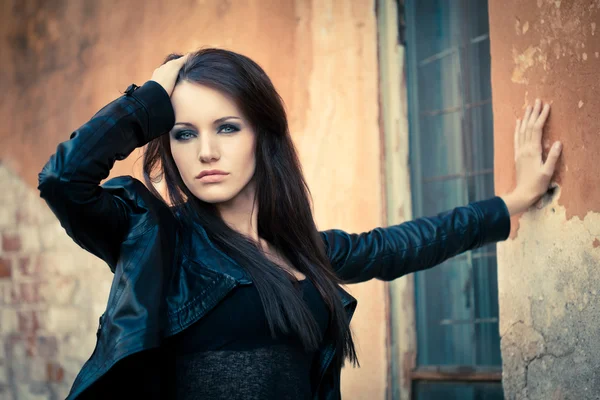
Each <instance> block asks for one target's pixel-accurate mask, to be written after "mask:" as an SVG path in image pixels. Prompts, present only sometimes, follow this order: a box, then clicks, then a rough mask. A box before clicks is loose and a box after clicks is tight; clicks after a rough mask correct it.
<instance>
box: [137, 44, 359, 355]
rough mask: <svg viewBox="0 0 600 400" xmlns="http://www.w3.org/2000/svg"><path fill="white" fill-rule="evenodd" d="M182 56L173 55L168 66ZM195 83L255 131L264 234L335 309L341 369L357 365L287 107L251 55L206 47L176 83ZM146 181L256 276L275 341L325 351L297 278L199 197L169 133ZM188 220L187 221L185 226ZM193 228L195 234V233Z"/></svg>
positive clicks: (150, 157)
mask: <svg viewBox="0 0 600 400" xmlns="http://www.w3.org/2000/svg"><path fill="white" fill-rule="evenodd" d="M179 57H181V55H180V54H171V55H169V56H168V57H167V58H166V59H165V62H167V61H169V60H172V59H175V58H179ZM180 81H188V82H192V83H196V84H200V85H204V86H207V87H210V88H212V89H215V90H218V91H220V92H221V93H223V94H225V95H227V96H229V97H230V98H232V99H233V100H234V101H235V102H236V104H237V106H238V108H239V109H240V111H241V112H242V114H243V115H244V116H245V117H246V118H247V120H248V121H249V122H250V124H251V126H252V127H253V128H254V131H255V132H256V135H257V137H256V149H255V152H256V153H255V157H256V170H255V173H254V176H253V178H252V179H254V181H255V182H254V183H255V187H256V202H257V205H258V235H259V236H260V237H261V238H263V239H264V240H266V241H267V242H269V243H270V244H271V245H272V246H274V247H275V248H276V249H277V250H278V251H280V252H281V253H282V254H283V255H284V256H285V257H286V258H287V259H288V260H290V262H291V263H292V264H293V265H294V267H295V268H296V269H297V270H299V271H300V272H302V273H303V274H304V275H306V277H307V279H310V280H311V282H313V284H314V285H315V287H316V288H317V289H318V291H319V293H320V294H321V296H322V297H323V300H324V301H325V303H326V304H327V306H328V308H329V310H330V320H329V329H330V332H331V334H332V335H333V338H334V341H335V343H336V346H337V348H338V351H341V354H340V353H339V352H338V354H340V355H341V357H339V358H338V360H337V363H338V365H339V366H343V365H344V361H345V359H346V358H348V359H349V360H350V361H352V362H353V364H354V365H357V364H358V359H357V356H356V351H355V348H354V342H353V340H352V333H351V330H350V327H349V321H348V317H347V315H346V312H345V311H344V308H343V306H342V302H341V298H340V295H339V293H338V291H337V284H341V283H342V282H341V280H340V279H339V277H338V276H337V275H336V274H335V272H334V271H333V269H332V267H331V264H330V262H329V259H328V258H327V256H326V254H325V249H324V243H323V240H322V239H321V237H320V234H319V232H318V231H317V228H316V226H315V223H314V219H313V214H312V209H311V205H310V201H309V200H310V192H309V190H308V187H307V185H306V181H305V180H304V176H303V174H302V170H301V167H300V162H299V160H298V156H297V154H296V149H295V147H294V144H293V142H292V138H291V136H290V133H289V129H288V123H287V116H286V112H285V109H284V105H283V101H282V99H281V97H280V96H279V94H278V93H277V91H276V90H275V88H274V86H273V84H272V82H271V80H270V79H269V77H268V76H267V75H266V73H265V72H264V71H263V69H262V68H261V67H260V66H259V65H258V64H256V63H255V62H254V61H252V60H251V59H249V58H248V57H246V56H243V55H240V54H237V53H234V52H231V51H227V50H223V49H212V48H208V49H201V50H199V51H197V52H195V53H193V54H191V55H190V57H189V58H188V60H187V61H186V63H185V65H184V66H183V67H182V68H181V70H180V72H179V76H178V78H177V82H180ZM143 168H144V180H145V181H146V184H147V186H148V187H149V189H150V190H151V191H153V193H154V194H155V195H156V196H158V197H161V196H160V194H159V193H158V192H157V190H156V189H155V188H154V185H153V183H155V182H157V181H158V180H161V179H163V178H164V180H165V184H166V190H167V196H168V200H169V201H170V203H171V205H172V206H173V208H176V207H177V206H182V207H179V209H180V210H181V211H182V215H184V218H181V220H182V221H183V224H184V225H187V226H188V227H190V226H191V224H190V223H189V221H195V222H196V223H199V224H200V225H201V226H202V227H203V228H204V230H205V231H206V233H207V234H208V235H209V237H210V238H211V240H213V241H214V242H215V244H216V245H217V246H218V247H219V248H220V249H222V250H223V251H224V252H225V253H226V254H228V255H229V256H231V257H232V258H233V259H235V260H236V261H237V262H238V263H239V264H240V265H241V266H242V267H243V268H244V269H245V270H246V271H247V272H248V274H249V275H250V276H251V277H252V281H253V283H254V285H255V286H256V288H257V290H258V293H259V295H260V299H261V301H262V304H263V307H264V311H265V314H266V317H267V321H268V324H269V328H270V330H271V333H272V335H273V336H276V331H277V330H279V331H280V332H282V333H284V334H288V333H296V334H297V335H298V337H299V338H300V340H301V342H302V343H303V345H304V347H305V348H306V349H307V350H316V349H317V348H318V347H319V342H320V337H319V330H318V329H319V328H318V325H317V323H316V321H315V319H314V318H313V316H312V314H311V313H310V310H309V309H308V307H307V306H306V304H305V303H304V302H303V300H302V298H301V295H300V294H299V293H298V290H296V289H295V288H294V286H293V284H292V281H291V280H290V278H293V275H291V274H290V273H288V272H287V271H285V270H284V269H283V268H281V267H279V266H278V265H276V264H274V263H273V262H271V261H270V260H268V259H267V257H266V256H265V254H264V253H263V252H262V251H261V249H260V248H259V247H258V245H257V243H255V242H254V241H252V240H250V239H249V238H247V237H246V236H244V235H242V234H240V233H239V232H237V231H235V230H233V229H231V228H230V227H229V226H228V225H227V224H226V223H225V222H224V221H223V220H222V219H221V217H220V216H219V214H218V213H217V212H216V208H215V206H214V205H212V204H209V203H206V202H203V201H201V200H199V199H198V198H197V197H195V196H194V195H193V194H192V193H191V192H190V191H189V189H188V188H187V187H186V185H185V184H184V183H183V180H182V178H181V176H180V174H179V171H178V169H177V166H176V165H175V162H174V160H173V156H172V154H171V148H170V142H169V135H162V136H160V137H158V138H157V139H155V140H153V141H151V142H150V143H149V144H148V146H147V147H146V150H145V152H144V163H143ZM186 221H188V222H187V223H186ZM190 229H191V228H190Z"/></svg>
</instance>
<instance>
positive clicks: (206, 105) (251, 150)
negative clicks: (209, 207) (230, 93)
mask: <svg viewBox="0 0 600 400" xmlns="http://www.w3.org/2000/svg"><path fill="white" fill-rule="evenodd" d="M171 102H172V103H173V109H174V110H175V125H174V127H173V129H172V130H171V132H170V133H169V137H170V143H171V152H172V154H173V159H174V160H175V164H176V165H177V169H179V173H180V175H181V178H182V179H183V182H184V183H185V185H186V186H187V188H188V189H189V190H190V192H192V193H193V194H194V196H196V197H197V198H199V199H200V200H202V201H205V202H207V203H223V202H227V201H230V200H232V199H234V198H235V197H236V196H238V195H239V194H240V193H242V192H244V193H246V194H248V195H249V196H251V197H253V195H254V193H253V191H252V193H249V192H250V191H251V190H250V189H249V188H250V187H251V185H250V181H251V180H252V177H253V175H254V170H255V166H256V161H255V140H256V135H255V132H254V130H253V129H252V127H251V126H250V124H249V122H248V121H247V120H246V119H245V117H244V116H243V115H242V113H241V112H240V111H239V110H238V107H237V106H236V104H235V103H234V102H233V101H232V100H231V99H230V98H228V97H227V96H225V95H223V94H222V93H221V92H219V91H217V90H214V89H211V88H209V87H206V86H202V85H199V84H195V83H190V82H187V81H182V82H180V83H178V84H177V86H175V89H174V90H173V94H172V95H171Z"/></svg>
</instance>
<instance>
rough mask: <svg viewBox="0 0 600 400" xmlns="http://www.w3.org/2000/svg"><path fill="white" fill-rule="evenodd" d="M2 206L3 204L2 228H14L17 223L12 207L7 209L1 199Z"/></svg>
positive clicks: (0, 208)
mask: <svg viewBox="0 0 600 400" xmlns="http://www.w3.org/2000/svg"><path fill="white" fill-rule="evenodd" d="M0 204H2V207H0V228H14V226H15V224H16V221H15V214H14V212H13V211H12V207H6V204H5V203H3V202H2V200H1V199H0Z"/></svg>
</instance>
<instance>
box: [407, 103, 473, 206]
mask: <svg viewBox="0 0 600 400" xmlns="http://www.w3.org/2000/svg"><path fill="white" fill-rule="evenodd" d="M461 126H462V118H461V115H460V113H450V114H441V115H434V116H423V117H421V124H420V127H421V129H420V136H419V139H418V140H419V144H420V148H421V154H426V155H427V162H424V163H421V171H422V175H421V176H422V177H423V179H427V178H433V177H439V176H445V175H453V174H460V173H461V172H462V171H463V159H464V154H463V152H462V144H461V143H460V141H458V140H456V137H457V136H459V135H457V132H460V130H461ZM463 186H464V185H463ZM461 190H462V189H461ZM460 194H461V195H464V192H460Z"/></svg>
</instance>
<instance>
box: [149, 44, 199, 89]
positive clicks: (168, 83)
mask: <svg viewBox="0 0 600 400" xmlns="http://www.w3.org/2000/svg"><path fill="white" fill-rule="evenodd" d="M189 55H190V53H187V54H186V55H184V56H181V57H179V58H176V59H174V60H171V61H167V62H166V63H164V64H163V65H161V66H160V67H158V68H156V69H155V70H154V73H153V74H152V78H150V80H151V81H155V82H157V83H158V84H159V85H161V86H162V87H163V88H164V89H165V90H166V91H167V93H168V94H169V96H171V94H172V93H173V89H174V88H175V82H176V81H177V76H178V75H179V70H180V69H181V67H183V64H185V61H186V60H187V59H188V57H189Z"/></svg>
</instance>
